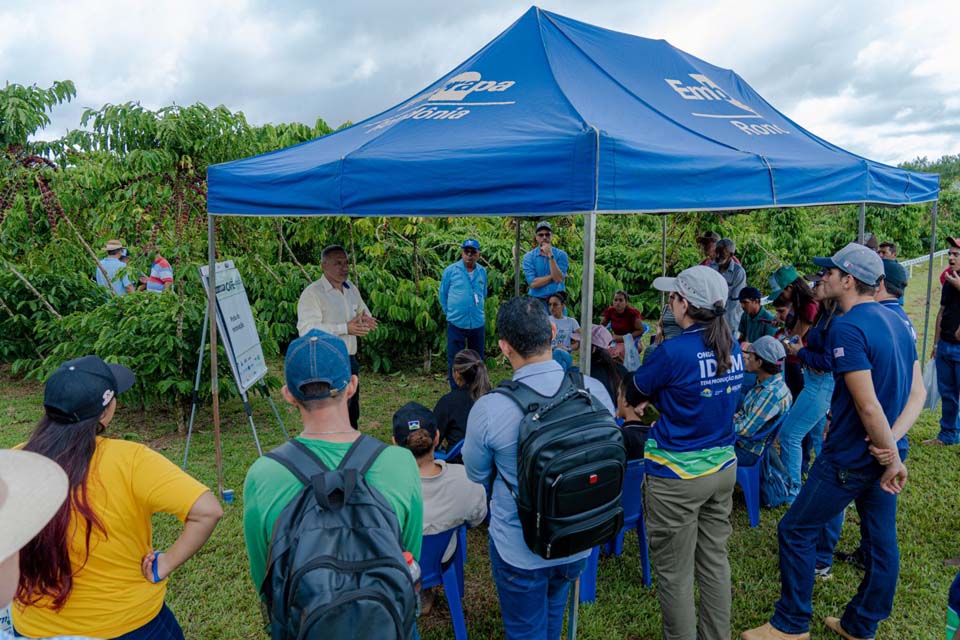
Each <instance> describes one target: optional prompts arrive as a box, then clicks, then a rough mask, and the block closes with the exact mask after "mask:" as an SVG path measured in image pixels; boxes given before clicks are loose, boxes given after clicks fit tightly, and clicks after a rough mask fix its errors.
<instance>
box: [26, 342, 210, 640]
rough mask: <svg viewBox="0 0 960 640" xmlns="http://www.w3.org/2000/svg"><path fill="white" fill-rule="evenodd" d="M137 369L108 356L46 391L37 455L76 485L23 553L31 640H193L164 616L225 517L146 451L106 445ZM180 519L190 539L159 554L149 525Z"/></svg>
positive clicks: (204, 493)
mask: <svg viewBox="0 0 960 640" xmlns="http://www.w3.org/2000/svg"><path fill="white" fill-rule="evenodd" d="M133 382H134V376H133V373H132V372H131V371H130V370H129V369H127V368H126V367H122V366H120V365H115V364H111V365H108V364H106V363H104V362H103V360H101V359H100V358H98V357H97V356H86V357H83V358H79V359H77V360H71V361H69V362H65V363H64V364H62V365H61V366H60V368H59V369H57V371H55V372H54V373H53V374H52V375H51V376H50V378H49V379H48V380H47V384H46V388H45V390H44V408H45V409H46V413H45V415H44V417H43V418H41V420H40V423H39V424H38V425H37V427H36V429H35V430H34V432H33V434H32V435H31V436H30V439H29V441H28V442H27V443H26V445H25V446H24V447H23V448H24V449H25V450H27V451H34V452H36V453H39V454H42V455H45V456H47V457H48V458H51V459H53V460H54V461H56V462H57V463H58V464H59V465H60V466H61V467H63V469H64V471H66V473H67V477H68V478H69V483H70V492H69V498H68V499H67V501H66V503H64V505H63V506H62V507H61V508H60V510H59V511H58V513H57V515H55V516H54V517H53V519H52V520H51V521H50V523H49V524H47V526H46V527H44V529H43V530H42V531H41V532H40V533H39V534H38V535H37V536H36V537H35V538H34V539H33V540H32V541H30V543H29V544H27V546H26V547H24V548H23V550H22V551H21V552H20V566H21V577H20V583H19V585H18V588H17V597H16V601H15V602H14V605H13V607H12V617H13V625H14V629H15V631H16V632H17V633H18V634H20V635H24V636H27V637H31V638H38V637H46V636H54V635H64V634H77V635H84V636H90V637H95V638H123V639H124V640H146V639H152V638H157V639H159V638H164V639H167V638H171V639H182V638H183V632H182V631H181V629H180V626H179V624H178V623H177V620H176V618H175V617H174V616H173V613H172V612H171V611H170V610H169V609H168V608H167V607H166V605H164V603H163V600H164V596H165V594H166V582H165V580H166V578H167V576H169V575H170V573H171V572H173V571H174V570H175V569H176V568H177V567H179V566H180V565H181V564H183V563H184V562H185V561H186V560H187V559H188V558H190V556H192V555H193V554H194V553H196V552H197V550H198V549H200V547H201V546H203V544H204V543H205V542H206V541H207V538H209V537H210V534H211V533H212V532H213V528H214V527H215V526H216V524H217V521H218V520H219V519H220V517H221V516H222V515H223V510H222V509H221V507H220V503H219V502H218V501H217V499H216V498H215V497H214V496H213V494H211V493H210V491H208V490H207V488H206V487H205V486H203V485H202V484H200V483H199V482H197V481H196V480H194V479H193V478H191V477H190V476H189V475H187V474H186V473H184V472H183V471H181V470H180V469H179V468H178V467H177V466H176V465H174V464H173V463H172V462H170V461H169V460H167V459H166V458H165V457H163V456H162V455H160V454H159V453H156V452H155V451H153V450H152V449H150V448H149V447H146V446H144V445H141V444H138V443H134V442H127V441H124V440H113V439H110V438H104V437H101V435H100V434H101V433H103V431H104V430H105V429H106V428H107V426H108V425H109V424H110V421H111V420H112V419H113V415H114V412H115V411H116V406H117V401H116V396H117V395H118V394H120V393H122V392H123V391H125V390H127V389H129V388H130V387H131V386H133ZM159 512H163V513H170V514H173V515H175V516H176V517H177V518H179V519H180V520H181V521H182V522H184V527H183V532H182V533H181V534H180V537H178V538H177V540H176V542H174V544H173V546H171V547H170V548H169V549H168V550H167V551H166V553H155V552H154V551H153V546H152V540H151V534H152V529H151V524H150V518H151V516H152V515H153V514H154V513H159Z"/></svg>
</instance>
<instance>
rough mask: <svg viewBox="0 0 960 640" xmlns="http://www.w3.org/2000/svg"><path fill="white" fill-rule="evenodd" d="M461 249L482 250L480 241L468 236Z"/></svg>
mask: <svg viewBox="0 0 960 640" xmlns="http://www.w3.org/2000/svg"><path fill="white" fill-rule="evenodd" d="M460 248H461V249H476V250H477V251H480V241H479V240H475V239H473V238H467V239H466V240H464V241H463V244H462V245H460Z"/></svg>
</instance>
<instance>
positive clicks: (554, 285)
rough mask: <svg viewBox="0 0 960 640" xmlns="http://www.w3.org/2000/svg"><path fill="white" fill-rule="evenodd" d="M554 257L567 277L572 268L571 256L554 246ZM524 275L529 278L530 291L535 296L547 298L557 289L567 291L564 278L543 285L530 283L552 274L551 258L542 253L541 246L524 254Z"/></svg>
mask: <svg viewBox="0 0 960 640" xmlns="http://www.w3.org/2000/svg"><path fill="white" fill-rule="evenodd" d="M552 250H553V257H554V258H555V259H556V260H557V268H558V269H560V273H562V274H563V277H564V278H566V277H567V272H568V271H569V270H570V258H569V256H567V253H566V252H565V251H563V250H561V249H557V248H556V247H552ZM523 275H524V277H525V278H526V279H527V286H528V287H529V291H528V293H529V294H530V295H531V296H533V297H534V298H546V297H548V296H550V295H553V294H554V293H556V292H557V291H565V290H566V287H565V286H564V280H561V281H560V282H549V283H547V284H545V285H544V286H542V287H532V286H530V284H531V283H532V282H533V281H534V280H535V279H536V278H539V277H541V276H548V275H550V258H548V257H546V256H544V255H541V253H540V247H534V248H533V249H531V250H530V251H528V252H527V253H525V254H524V256H523Z"/></svg>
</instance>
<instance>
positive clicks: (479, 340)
mask: <svg viewBox="0 0 960 640" xmlns="http://www.w3.org/2000/svg"><path fill="white" fill-rule="evenodd" d="M486 337H487V328H486V327H483V326H480V327H477V328H476V329H461V328H460V327H455V326H453V325H452V324H450V323H449V322H448V323H447V378H448V379H449V381H450V390H451V391H452V390H454V389H456V388H457V385H456V383H455V382H454V381H453V357H454V356H455V355H457V353H458V352H460V351H463V350H464V349H466V348H467V347H468V346H469V347H470V348H471V349H473V350H474V351H476V352H477V353H479V354H480V358H485V354H484V352H483V348H484V341H485V340H486Z"/></svg>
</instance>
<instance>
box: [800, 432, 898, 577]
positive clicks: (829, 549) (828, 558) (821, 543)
mask: <svg viewBox="0 0 960 640" xmlns="http://www.w3.org/2000/svg"><path fill="white" fill-rule="evenodd" d="M898 453H899V454H900V462H906V461H907V450H906V449H899V450H898ZM844 513H845V511H841V512H840V515H838V516H837V517H836V518H834V519H833V520H831V521H830V522H828V523H827V525H826V526H825V527H824V528H823V530H822V531H821V532H820V537H819V538H817V564H818V565H820V566H827V567H830V566H833V551H834V549H836V548H837V541H838V540H840V532H841V531H842V530H843V520H844ZM858 551H860V552H861V554H863V555H865V554H866V551H867V549H866V543H865V542H864V541H863V540H862V539H861V540H860V547H859V548H858Z"/></svg>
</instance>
